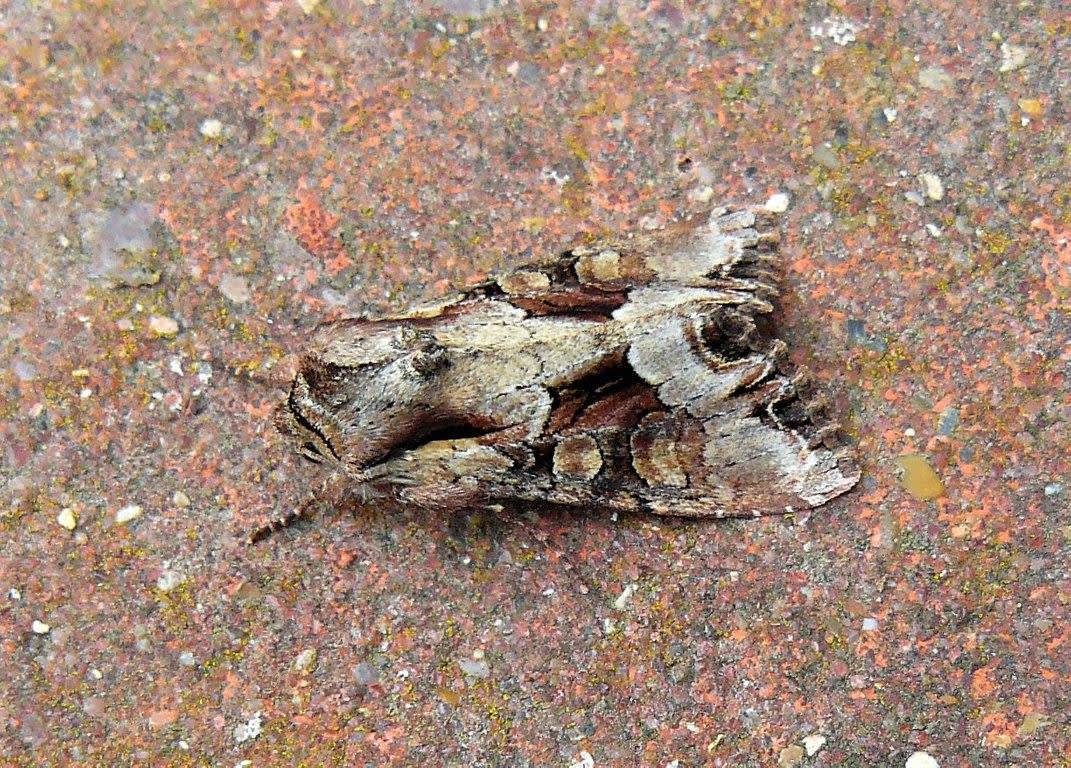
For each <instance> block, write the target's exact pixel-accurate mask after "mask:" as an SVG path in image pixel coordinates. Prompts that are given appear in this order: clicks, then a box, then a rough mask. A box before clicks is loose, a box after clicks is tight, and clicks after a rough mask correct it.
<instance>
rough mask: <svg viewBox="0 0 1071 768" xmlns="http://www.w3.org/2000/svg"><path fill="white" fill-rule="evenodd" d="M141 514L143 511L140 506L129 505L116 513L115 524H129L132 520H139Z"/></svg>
mask: <svg viewBox="0 0 1071 768" xmlns="http://www.w3.org/2000/svg"><path fill="white" fill-rule="evenodd" d="M141 512H142V509H141V505H140V504H127V505H126V506H125V507H121V508H120V509H119V511H118V512H116V513H115V522H117V523H120V524H122V523H129V522H130V521H131V520H137V519H138V518H139V517H141Z"/></svg>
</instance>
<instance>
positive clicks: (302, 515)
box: [245, 474, 338, 546]
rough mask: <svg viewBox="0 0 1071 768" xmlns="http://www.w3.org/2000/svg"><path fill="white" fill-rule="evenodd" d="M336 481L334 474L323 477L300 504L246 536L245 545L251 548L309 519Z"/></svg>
mask: <svg viewBox="0 0 1071 768" xmlns="http://www.w3.org/2000/svg"><path fill="white" fill-rule="evenodd" d="M337 479H338V478H337V476H336V475H334V474H331V475H329V476H327V477H325V478H324V479H323V480H322V481H321V482H320V483H319V484H317V486H316V488H314V489H313V490H311V491H309V492H308V493H306V494H305V496H304V498H302V500H301V502H300V503H299V504H298V505H297V506H296V507H294V508H293V509H291V510H290V511H289V512H287V513H286V514H285V515H282V516H280V517H276V518H274V519H273V520H269V521H268V522H267V523H265V524H263V525H260V526H258V527H256V528H254V529H253V530H252V531H250V532H249V533H248V534H247V535H246V539H245V542H246V545H247V546H252V545H253V544H257V543H259V542H261V541H263V540H264V539H266V538H268V537H269V536H271V535H272V534H273V533H276V532H277V531H281V530H283V529H284V528H289V527H290V526H291V525H294V523H297V522H300V521H302V520H305V519H307V518H309V517H311V516H312V512H313V508H314V507H315V506H316V503H317V502H318V501H319V500H320V499H321V498H322V497H323V495H324V494H325V493H326V492H327V489H328V487H329V486H330V485H331V484H333V483H334V482H335V481H336V480H337Z"/></svg>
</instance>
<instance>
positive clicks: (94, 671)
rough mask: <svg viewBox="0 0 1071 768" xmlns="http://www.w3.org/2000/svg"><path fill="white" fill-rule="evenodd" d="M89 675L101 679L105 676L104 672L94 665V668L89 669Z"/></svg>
mask: <svg viewBox="0 0 1071 768" xmlns="http://www.w3.org/2000/svg"><path fill="white" fill-rule="evenodd" d="M89 676H90V677H92V678H93V679H94V680H101V679H103V677H104V673H103V672H101V671H100V670H99V669H97V668H96V667H93V669H91V670H89Z"/></svg>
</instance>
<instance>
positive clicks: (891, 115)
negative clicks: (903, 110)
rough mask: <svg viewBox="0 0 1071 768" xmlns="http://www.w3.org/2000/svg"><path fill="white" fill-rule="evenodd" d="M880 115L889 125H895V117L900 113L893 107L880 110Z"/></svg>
mask: <svg viewBox="0 0 1071 768" xmlns="http://www.w3.org/2000/svg"><path fill="white" fill-rule="evenodd" d="M881 113H882V114H883V115H885V119H886V120H888V121H889V122H890V123H895V122H896V116H897V115H898V114H900V111H899V110H898V109H896V108H895V107H885V108H884V109H882V110H881Z"/></svg>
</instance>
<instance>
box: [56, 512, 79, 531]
mask: <svg viewBox="0 0 1071 768" xmlns="http://www.w3.org/2000/svg"><path fill="white" fill-rule="evenodd" d="M56 522H57V523H59V524H60V526H62V527H63V528H66V529H67V530H68V531H73V530H74V529H75V528H77V527H78V513H77V512H76V511H75V509H74V507H64V508H63V509H61V510H60V513H59V514H58V515H56Z"/></svg>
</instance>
